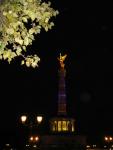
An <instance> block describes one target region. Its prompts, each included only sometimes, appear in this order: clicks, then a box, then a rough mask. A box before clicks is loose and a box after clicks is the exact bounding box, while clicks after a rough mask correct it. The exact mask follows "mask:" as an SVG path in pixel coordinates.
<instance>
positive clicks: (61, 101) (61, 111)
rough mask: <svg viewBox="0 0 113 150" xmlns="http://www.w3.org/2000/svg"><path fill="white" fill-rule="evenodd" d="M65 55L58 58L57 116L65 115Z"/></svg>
mask: <svg viewBox="0 0 113 150" xmlns="http://www.w3.org/2000/svg"><path fill="white" fill-rule="evenodd" d="M66 56H67V55H64V56H61V54H60V58H58V60H59V62H60V69H59V92H58V115H66V114H67V111H66V92H65V75H66V70H65V68H64V67H65V64H64V60H65V58H66Z"/></svg>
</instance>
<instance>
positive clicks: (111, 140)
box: [104, 136, 113, 147]
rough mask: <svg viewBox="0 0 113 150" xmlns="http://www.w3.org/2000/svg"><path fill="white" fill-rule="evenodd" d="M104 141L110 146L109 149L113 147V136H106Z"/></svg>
mask: <svg viewBox="0 0 113 150" xmlns="http://www.w3.org/2000/svg"><path fill="white" fill-rule="evenodd" d="M104 140H105V142H106V143H107V144H108V147H111V143H112V142H113V137H111V136H105V137H104Z"/></svg>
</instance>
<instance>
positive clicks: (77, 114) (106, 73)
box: [0, 0, 113, 135]
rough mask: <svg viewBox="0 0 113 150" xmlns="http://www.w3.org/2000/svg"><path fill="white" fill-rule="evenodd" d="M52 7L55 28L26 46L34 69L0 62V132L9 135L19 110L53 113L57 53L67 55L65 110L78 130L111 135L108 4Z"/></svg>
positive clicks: (112, 29)
mask: <svg viewBox="0 0 113 150" xmlns="http://www.w3.org/2000/svg"><path fill="white" fill-rule="evenodd" d="M51 2H52V1H51ZM52 6H53V8H55V9H57V10H59V15H58V16H56V18H54V19H53V20H54V22H55V26H54V27H53V29H52V30H50V31H48V32H47V33H46V32H44V31H42V33H41V34H40V35H39V36H37V37H36V41H34V42H33V46H32V49H33V52H36V53H37V54H38V55H39V56H40V58H41V62H40V64H39V68H36V69H31V68H26V67H24V66H20V64H19V60H18V59H16V60H14V61H13V62H12V63H11V64H10V65H9V64H8V63H7V62H1V63H0V78H1V80H0V120H1V121H0V133H1V134H3V133H6V134H8V133H11V132H12V131H13V129H14V128H15V126H16V125H17V124H18V120H19V119H18V116H19V115H20V114H22V113H24V112H28V113H30V112H33V113H42V114H44V115H45V116H48V115H54V116H55V115H56V114H57V95H58V61H57V57H58V56H59V53H60V52H61V53H62V54H65V53H67V55H68V57H67V58H66V62H65V63H66V70H67V76H66V90H67V91H66V92H67V104H68V112H69V114H70V115H71V116H73V117H74V118H75V119H76V123H77V132H78V134H87V135H93V134H95V135H104V134H112V135H113V118H112V116H113V50H112V48H113V41H112V40H113V38H112V37H113V21H112V20H113V12H112V8H113V2H112V1H106V2H104V1H103V2H102V3H99V2H96V1H94V2H89V1H88V2H86V1H85V2H82V1H79V2H78V1H66V0H57V1H53V2H52ZM36 50H37V51H36Z"/></svg>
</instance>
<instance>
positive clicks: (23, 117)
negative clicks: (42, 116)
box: [21, 115, 27, 123]
mask: <svg viewBox="0 0 113 150" xmlns="http://www.w3.org/2000/svg"><path fill="white" fill-rule="evenodd" d="M26 120H27V116H25V115H24V116H21V121H22V123H25V122H26Z"/></svg>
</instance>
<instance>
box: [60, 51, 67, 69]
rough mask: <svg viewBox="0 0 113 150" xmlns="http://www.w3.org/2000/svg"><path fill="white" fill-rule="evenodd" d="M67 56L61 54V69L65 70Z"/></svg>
mask: <svg viewBox="0 0 113 150" xmlns="http://www.w3.org/2000/svg"><path fill="white" fill-rule="evenodd" d="M66 57H67V54H65V55H64V56H62V55H61V53H60V58H58V60H59V62H60V66H61V68H64V66H65V64H64V60H65V59H66Z"/></svg>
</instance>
